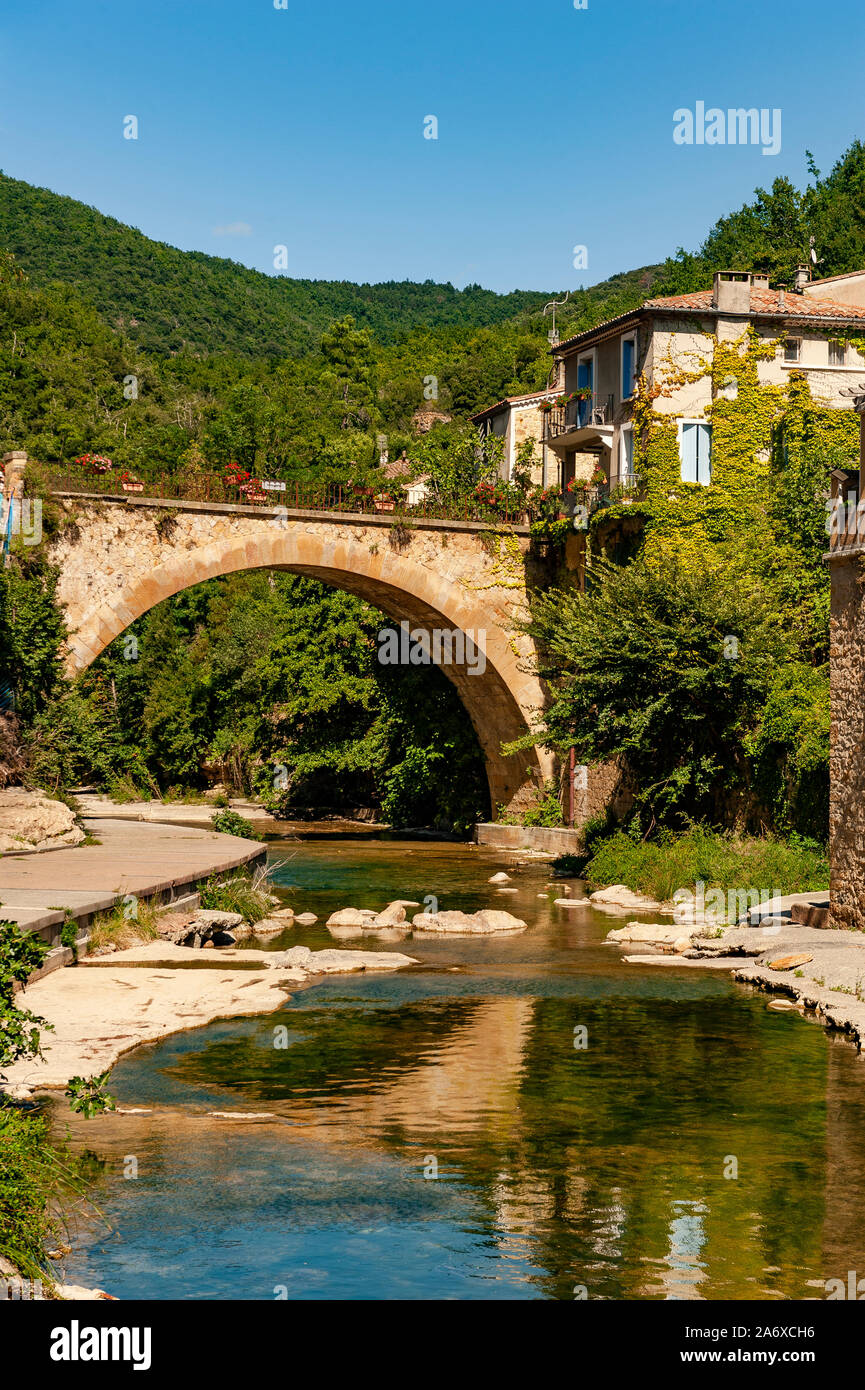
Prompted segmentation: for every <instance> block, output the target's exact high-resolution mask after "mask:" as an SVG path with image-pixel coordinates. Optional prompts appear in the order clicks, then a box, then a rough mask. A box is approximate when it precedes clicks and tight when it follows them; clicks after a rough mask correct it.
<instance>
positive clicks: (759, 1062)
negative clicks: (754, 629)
mask: <svg viewBox="0 0 865 1390" xmlns="http://www.w3.org/2000/svg"><path fill="white" fill-rule="evenodd" d="M270 859H271V863H272V865H273V869H274V881H275V885H276V888H277V890H278V891H279V892H280V894H281V895H282V896H284V898H285V901H286V902H287V903H290V904H291V905H292V906H294V908H295V911H297V912H301V911H312V912H315V913H317V914H318V915H319V918H320V919H321V920H320V921H319V923H318V924H316V926H314V927H309V928H307V929H303V928H299V927H298V928H295V929H293V930H291V931H290V932H287V933H285V934H284V936H282V937H281V938H277V939H276V940H272V941H268V942H267V943H266V945H267V948H268V949H279V948H283V947H285V946H286V945H293V944H298V943H300V944H306V945H309V946H311V947H313V948H314V949H315V948H318V947H321V946H325V945H328V946H332V945H335V944H336V945H339V946H341V947H347V946H356V947H358V948H362V947H363V946H368V947H369V948H371V949H375V950H381V949H388V948H392V949H397V950H403V951H405V952H406V953H408V954H409V955H412V956H415V957H416V958H418V960H419V962H420V963H419V964H418V965H417V966H415V967H413V968H411V969H409V970H406V971H403V972H394V973H387V974H378V975H368V976H364V975H354V976H330V977H326V978H323V979H322V980H321V982H320V983H318V984H315V985H312V986H310V987H307V988H305V989H302V990H300V991H298V992H297V993H296V994H295V995H294V996H293V997H292V998H291V999H290V1000H289V1001H288V1002H287V1003H286V1005H285V1007H284V1008H283V1009H281V1010H279V1011H278V1012H276V1013H274V1014H271V1015H268V1016H265V1017H256V1018H250V1019H235V1020H231V1021H227V1022H217V1023H214V1024H212V1025H210V1026H208V1027H205V1028H199V1029H196V1030H194V1031H192V1032H188V1033H182V1034H178V1035H176V1036H173V1037H170V1038H168V1039H166V1040H165V1041H163V1042H161V1043H158V1044H154V1045H151V1046H147V1047H141V1048H138V1049H137V1050H136V1051H135V1052H133V1053H130V1054H129V1055H128V1056H127V1057H125V1058H123V1059H121V1061H120V1063H119V1064H118V1065H117V1067H116V1068H115V1070H114V1072H113V1077H112V1090H113V1092H114V1094H115V1095H116V1096H117V1098H118V1101H119V1103H120V1104H121V1105H122V1106H124V1107H145V1108H151V1107H152V1113H151V1114H149V1115H143V1116H121V1115H109V1116H105V1117H101V1118H99V1119H96V1120H92V1121H90V1122H85V1121H83V1120H80V1119H78V1118H77V1117H74V1116H73V1117H71V1119H70V1118H69V1112H68V1111H67V1110H65V1108H64V1107H63V1106H62V1104H61V1103H60V1102H58V1103H57V1104H56V1106H55V1111H56V1114H57V1116H58V1128H61V1127H62V1129H64V1130H65V1128H66V1125H67V1123H68V1124H69V1128H70V1133H71V1142H72V1144H73V1146H74V1147H75V1148H76V1149H77V1150H79V1151H84V1152H86V1154H87V1160H88V1169H89V1172H90V1174H91V1176H92V1178H93V1183H94V1187H93V1196H94V1200H95V1202H96V1203H97V1204H98V1207H99V1209H100V1211H101V1213H102V1218H101V1219H98V1220H87V1221H80V1222H78V1223H76V1225H75V1226H74V1227H73V1229H72V1233H71V1243H72V1245H73V1252H72V1254H71V1255H70V1256H69V1257H68V1258H67V1259H66V1260H65V1261H64V1271H65V1278H66V1279H67V1281H71V1282H75V1283H78V1284H85V1285H88V1286H92V1285H98V1286H100V1287H102V1288H105V1289H107V1290H108V1291H109V1292H111V1293H114V1294H116V1295H117V1296H118V1297H120V1298H122V1299H130V1298H153V1299H228V1298H232V1299H274V1298H277V1299H278V1298H289V1299H337V1298H347V1299H390V1298H433V1299H442V1298H451V1299H453V1298H456V1299H490V1298H507V1299H524V1298H548V1299H549V1298H552V1299H569V1300H570V1299H573V1298H575V1297H588V1298H596V1299H597V1298H600V1299H669V1298H674V1299H695V1298H697V1299H727V1298H745V1299H776V1298H797V1299H799V1298H814V1297H820V1298H822V1297H825V1291H824V1287H823V1281H824V1280H826V1279H828V1278H836V1277H840V1278H843V1279H846V1277H847V1271H848V1270H857V1269H858V1270H859V1272H860V1273H861V1274H862V1275H865V1257H863V1253H862V1249H861V1237H860V1235H859V1232H861V1231H862V1230H863V1229H865V1220H863V1217H865V1180H863V1172H862V1165H861V1161H860V1156H861V1153H862V1151H863V1146H865V1086H863V1081H865V1074H863V1070H862V1067H863V1063H862V1061H860V1059H859V1057H858V1055H857V1053H856V1051H855V1049H854V1048H853V1047H852V1046H851V1045H850V1044H849V1043H847V1042H845V1041H843V1040H841V1039H838V1038H835V1037H833V1036H831V1035H828V1034H827V1033H826V1032H825V1031H824V1030H823V1029H822V1028H821V1027H819V1026H817V1025H816V1024H815V1023H813V1022H811V1021H808V1020H805V1019H803V1018H802V1017H800V1016H799V1015H798V1014H796V1013H779V1012H776V1011H774V1010H772V1009H770V1008H769V1007H768V1003H769V1000H768V996H766V995H764V994H761V993H758V992H756V991H752V990H750V989H749V988H747V987H746V986H743V985H738V984H735V983H733V982H732V980H731V979H730V977H729V976H728V975H727V974H726V973H719V972H712V971H709V970H695V969H687V968H677V967H673V968H670V967H663V968H659V967H650V966H646V967H641V966H633V965H626V964H625V963H624V962H623V960H622V954H621V952H620V950H619V949H618V948H617V947H614V946H610V945H607V944H605V942H604V936H605V934H606V932H607V931H609V929H610V928H611V927H612V926H615V925H618V924H619V919H616V918H614V917H611V916H610V915H609V914H607V913H602V912H600V911H596V910H594V909H588V908H587V909H581V910H577V911H569V910H567V909H563V908H559V907H555V906H554V905H553V898H554V897H556V896H561V885H558V884H557V885H555V886H554V887H551V886H550V883H551V880H550V871H549V868H548V867H547V865H546V864H544V863H539V862H533V863H529V864H524V865H522V866H519V867H515V860H518V859H519V856H514V855H508V854H503V853H501V852H496V851H493V850H483V849H477V848H475V847H474V846H468V845H461V844H445V845H443V844H440V843H434V842H419V841H412V842H404V841H403V842H401V841H388V840H378V839H364V840H351V839H339V840H305V841H302V842H295V841H292V842H279V841H276V842H272V844H271V846H270ZM502 868H505V869H507V870H508V871H509V872H510V873H511V874H512V875H513V881H512V883H511V884H510V885H509V887H511V888H516V889H517V891H516V892H510V893H498V892H497V891H496V890H495V888H494V887H492V886H490V885H488V883H487V880H488V879H489V877H490V875H491V874H493V873H494V872H496V871H498V870H499V869H502ZM539 894H547V895H548V896H546V897H541V896H539ZM429 895H434V896H435V897H436V898H437V899H438V900H439V904H440V906H441V907H442V908H463V909H465V910H467V911H474V910H476V909H477V908H480V907H483V906H495V907H503V908H505V909H506V910H507V911H510V912H513V913H515V914H517V915H518V916H521V917H523V918H524V919H525V920H527V921H528V922H529V924H530V926H529V929H528V930H527V931H526V932H524V933H522V934H521V935H518V936H511V937H506V938H499V939H495V938H475V939H467V938H463V939H446V938H440V939H437V938H430V937H426V938H423V939H412V938H411V937H408V938H407V939H406V941H405V942H392V943H387V944H386V945H385V947H383V946H382V943H381V941H380V940H378V939H377V938H375V937H367V938H364V939H363V940H360V939H357V940H356V941H342V940H341V941H338V942H334V940H333V938H332V937H331V936H330V935H329V933H328V932H327V931H326V929H325V928H324V926H323V921H324V918H325V917H326V916H327V915H328V914H329V913H330V912H332V911H334V910H335V909H336V908H339V907H344V906H348V905H352V906H357V907H366V906H369V907H381V906H384V904H385V903H386V902H388V901H389V900H390V899H392V898H396V897H402V898H413V899H417V900H418V901H423V899H424V898H426V897H427V896H429ZM277 1028H280V1029H282V1030H283V1031H282V1032H281V1033H280V1034H279V1035H278V1036H279V1041H280V1042H285V1043H287V1045H286V1046H280V1047H277V1046H275V1045H274V1042H275V1031H274V1030H275V1029H277ZM581 1029H585V1030H586V1031H585V1034H583V1033H581V1032H580V1031H579V1030H581ZM285 1030H287V1032H286V1031H285ZM575 1030H577V1031H576V1032H575ZM583 1039H585V1042H586V1046H585V1047H578V1046H575V1041H576V1042H578V1043H579V1042H580V1041H581V1040H583ZM209 1110H221V1111H225V1110H239V1111H243V1112H262V1111H267V1112H272V1114H273V1116H274V1118H273V1119H269V1120H259V1121H242V1120H239V1121H231V1120H218V1119H211V1118H208V1117H207V1115H206V1113H205V1112H206V1111H209Z"/></svg>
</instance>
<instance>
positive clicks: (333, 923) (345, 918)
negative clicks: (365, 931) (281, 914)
mask: <svg viewBox="0 0 865 1390" xmlns="http://www.w3.org/2000/svg"><path fill="white" fill-rule="evenodd" d="M376 916H377V913H375V912H374V911H373V910H372V908H370V907H343V908H341V909H340V911H339V912H332V913H331V914H330V916H329V917H328V919H327V921H326V922H325V926H326V927H365V926H366V925H367V924H368V923H369V922H371V921H372V920H373V918H374V917H376ZM298 920H299V919H298Z"/></svg>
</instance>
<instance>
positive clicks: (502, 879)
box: [487, 871, 511, 883]
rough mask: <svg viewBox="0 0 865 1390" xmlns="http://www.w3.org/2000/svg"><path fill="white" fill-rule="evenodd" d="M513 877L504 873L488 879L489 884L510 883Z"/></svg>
mask: <svg viewBox="0 0 865 1390" xmlns="http://www.w3.org/2000/svg"><path fill="white" fill-rule="evenodd" d="M510 881H511V876H510V874H506V873H505V872H504V871H502V873H500V874H493V876H492V878H488V879H487V883H510Z"/></svg>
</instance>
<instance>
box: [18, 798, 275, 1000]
mask: <svg viewBox="0 0 865 1390" xmlns="http://www.w3.org/2000/svg"><path fill="white" fill-rule="evenodd" d="M84 826H85V829H86V831H87V832H88V835H89V836H91V837H92V838H93V840H94V841H96V843H93V844H83V845H77V846H75V847H74V848H68V849H58V850H52V851H51V852H50V853H48V854H33V855H27V856H23V855H22V856H11V855H10V856H7V857H4V858H2V859H0V914H2V916H3V917H4V918H5V919H6V920H8V921H14V922H17V923H18V924H19V926H21V927H24V928H26V929H27V930H28V931H32V932H36V933H37V934H38V935H39V936H41V937H42V938H43V940H45V941H47V942H48V944H49V945H50V946H52V947H53V948H54V949H53V950H52V951H51V953H50V955H49V957H48V959H47V960H46V962H45V965H44V966H43V968H42V971H41V972H40V974H47V973H50V972H51V971H52V970H55V969H57V968H58V967H59V966H61V965H67V964H69V963H70V962H71V960H72V959H73V956H72V951H71V949H69V948H68V947H63V946H61V945H60V944H59V943H60V932H61V929H62V927H63V924H64V921H65V920H66V916H67V913H68V914H69V916H71V917H72V918H73V919H74V920H75V922H76V924H77V926H78V929H79V938H78V949H79V950H84V949H86V937H87V926H88V924H89V922H90V921H91V920H92V918H93V917H94V916H96V914H97V913H100V912H107V911H110V910H111V908H112V907H114V905H115V904H116V903H118V902H123V900H124V899H125V898H135V899H138V900H139V901H146V900H148V899H155V900H156V901H158V902H165V903H169V902H176V901H177V900H179V899H180V900H182V899H183V897H184V895H187V894H189V893H191V892H192V891H194V889H195V888H196V886H197V885H198V884H200V883H203V882H204V881H205V880H206V879H207V878H209V877H210V875H211V874H219V873H226V872H228V871H229V870H231V869H237V868H239V867H242V866H246V865H253V864H256V863H258V862H260V861H263V860H264V859H265V858H266V854H267V851H266V849H265V847H264V845H262V844H257V843H254V842H252V841H251V840H242V839H239V838H238V837H237V836H235V835H219V834H217V833H216V832H215V831H213V830H204V829H201V830H199V829H197V828H191V827H182V826H176V825H144V824H140V823H139V824H135V825H127V824H124V823H123V822H122V821H116V820H113V819H112V820H96V819H85V821H84Z"/></svg>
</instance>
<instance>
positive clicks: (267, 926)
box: [252, 917, 293, 936]
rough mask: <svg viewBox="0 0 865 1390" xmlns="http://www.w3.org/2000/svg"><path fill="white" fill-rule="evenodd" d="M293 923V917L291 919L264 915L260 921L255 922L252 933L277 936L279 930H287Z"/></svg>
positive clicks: (254, 934)
mask: <svg viewBox="0 0 865 1390" xmlns="http://www.w3.org/2000/svg"><path fill="white" fill-rule="evenodd" d="M292 925H293V919H292V920H291V921H289V920H286V918H285V917H262V919H261V921H260V922H255V923H253V927H252V935H253V936H276V935H277V934H278V933H279V932H281V931H285V930H286V929H287V928H288V927H290V926H292Z"/></svg>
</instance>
